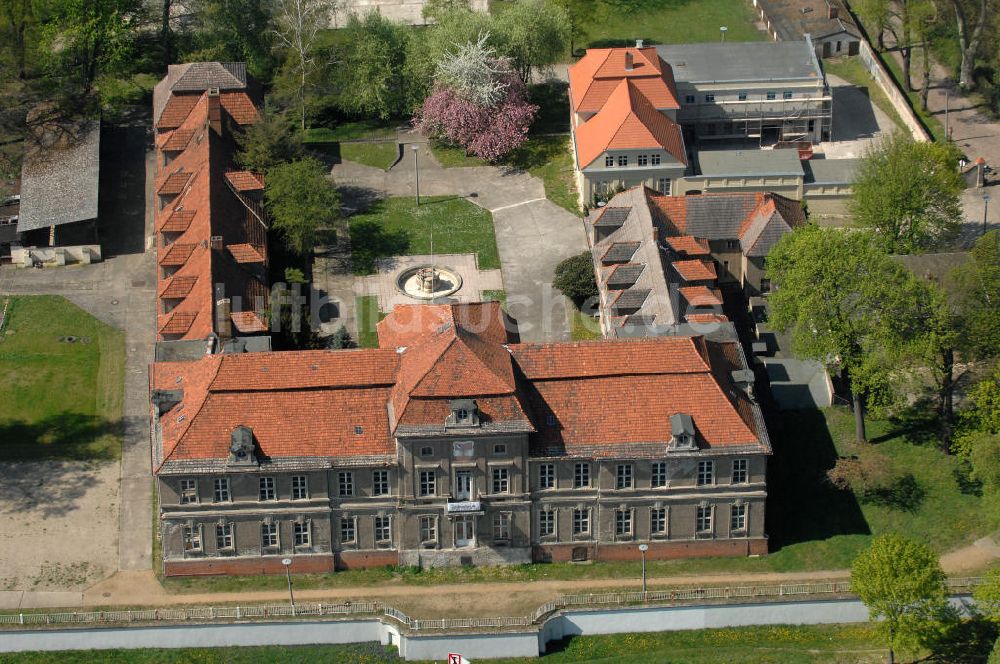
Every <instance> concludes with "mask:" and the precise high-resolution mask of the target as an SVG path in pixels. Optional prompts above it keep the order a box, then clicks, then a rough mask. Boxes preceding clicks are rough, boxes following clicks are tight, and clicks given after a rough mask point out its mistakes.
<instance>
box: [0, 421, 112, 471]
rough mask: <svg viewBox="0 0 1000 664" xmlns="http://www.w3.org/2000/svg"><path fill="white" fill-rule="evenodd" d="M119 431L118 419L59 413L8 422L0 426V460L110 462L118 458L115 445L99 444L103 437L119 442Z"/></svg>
mask: <svg viewBox="0 0 1000 664" xmlns="http://www.w3.org/2000/svg"><path fill="white" fill-rule="evenodd" d="M122 431H123V423H122V421H121V420H116V421H111V420H106V419H104V418H101V417H97V416H95V415H82V414H80V413H59V414H57V415H53V416H51V417H47V418H45V419H43V420H39V421H37V422H26V421H24V420H12V421H7V422H4V423H2V424H0V460H2V461H37V460H42V459H62V460H78V461H79V460H93V461H110V460H112V459H116V458H118V454H117V450H116V449H115V446H113V445H99V444H98V443H99V442H100V440H101V439H102V438H104V437H106V436H117V437H118V438H119V439H121V435H122Z"/></svg>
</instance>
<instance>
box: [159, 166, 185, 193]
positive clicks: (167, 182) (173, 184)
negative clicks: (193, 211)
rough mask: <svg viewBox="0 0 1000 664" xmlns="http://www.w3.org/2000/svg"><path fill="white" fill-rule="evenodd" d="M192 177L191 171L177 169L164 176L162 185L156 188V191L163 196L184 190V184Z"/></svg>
mask: <svg viewBox="0 0 1000 664" xmlns="http://www.w3.org/2000/svg"><path fill="white" fill-rule="evenodd" d="M190 179H191V173H188V172H185V171H177V172H174V173H171V174H170V175H168V176H167V177H165V178H163V181H162V182H161V183H160V186H159V187H157V188H156V193H158V194H160V195H161V196H173V195H176V194H179V193H181V192H182V191H184V185H186V184H187V183H188V180H190Z"/></svg>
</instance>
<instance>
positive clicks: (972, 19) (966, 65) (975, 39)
mask: <svg viewBox="0 0 1000 664" xmlns="http://www.w3.org/2000/svg"><path fill="white" fill-rule="evenodd" d="M950 2H951V6H952V8H953V9H954V10H955V22H956V24H957V26H958V46H959V48H960V49H961V51H962V65H961V67H959V74H958V84H959V86H961V87H962V89H963V90H969V89H971V88H973V87H975V84H976V82H975V81H974V80H973V78H972V72H973V69H974V68H975V65H976V54H977V53H978V52H979V45H980V43H981V42H982V38H983V28H985V27H986V19H988V18H989V17H990V16H991V15H992V14H993V12H994V11H995V4H996V3H995V1H994V0H950Z"/></svg>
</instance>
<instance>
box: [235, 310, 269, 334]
mask: <svg viewBox="0 0 1000 664" xmlns="http://www.w3.org/2000/svg"><path fill="white" fill-rule="evenodd" d="M229 319H230V320H231V321H232V322H233V325H234V326H235V327H236V330H237V331H238V332H239V333H240V334H257V333H260V332H267V330H268V327H267V322H266V321H265V320H264V319H263V317H261V315H260V314H258V313H257V312H256V311H234V312H233V313H231V314H229Z"/></svg>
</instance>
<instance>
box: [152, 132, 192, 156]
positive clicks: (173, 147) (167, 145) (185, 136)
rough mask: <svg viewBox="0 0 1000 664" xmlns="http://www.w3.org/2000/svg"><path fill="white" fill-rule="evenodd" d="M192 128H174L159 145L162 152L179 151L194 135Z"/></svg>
mask: <svg viewBox="0 0 1000 664" xmlns="http://www.w3.org/2000/svg"><path fill="white" fill-rule="evenodd" d="M194 133H195V130H194V129H175V130H174V131H172V132H170V136H169V137H168V138H167V140H165V141H164V142H163V145H162V146H161V147H160V149H161V150H163V151H164V152H179V151H181V150H183V149H184V148H186V147H187V144H188V143H190V142H191V139H192V138H193V137H194Z"/></svg>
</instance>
